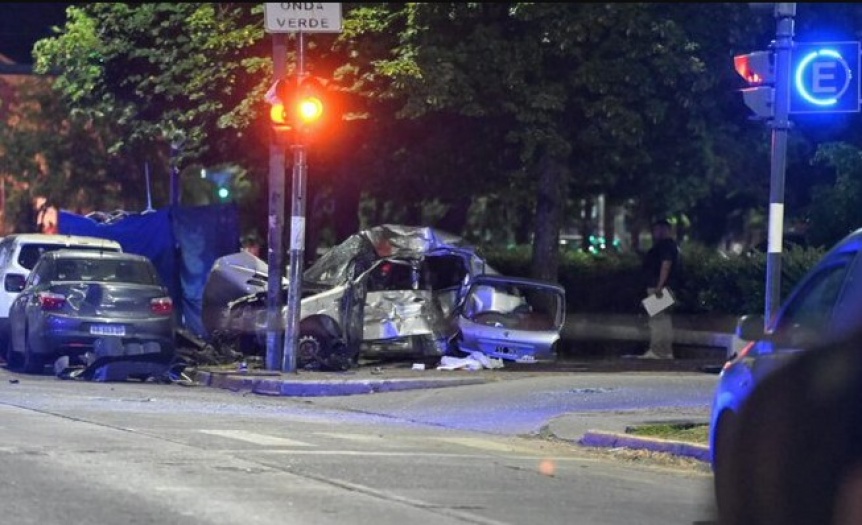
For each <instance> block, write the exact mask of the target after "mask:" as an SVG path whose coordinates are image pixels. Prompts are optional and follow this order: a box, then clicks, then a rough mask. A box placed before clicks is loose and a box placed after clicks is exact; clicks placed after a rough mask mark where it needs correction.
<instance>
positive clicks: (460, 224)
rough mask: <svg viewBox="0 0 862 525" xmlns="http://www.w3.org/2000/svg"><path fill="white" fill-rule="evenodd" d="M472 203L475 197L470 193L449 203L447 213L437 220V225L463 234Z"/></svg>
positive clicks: (457, 233)
mask: <svg viewBox="0 0 862 525" xmlns="http://www.w3.org/2000/svg"><path fill="white" fill-rule="evenodd" d="M472 203H473V198H472V197H471V196H469V195H464V196H463V197H460V198H458V199H456V200H455V202H453V203H451V204H450V205H449V209H447V210H446V214H445V215H443V217H442V218H441V219H440V220H439V221H437V225H436V226H437V227H438V228H440V229H441V230H443V231H446V232H449V233H453V234H455V235H459V236H463V235H464V231H465V230H466V227H467V216H468V214H469V212H470V205H471V204H472Z"/></svg>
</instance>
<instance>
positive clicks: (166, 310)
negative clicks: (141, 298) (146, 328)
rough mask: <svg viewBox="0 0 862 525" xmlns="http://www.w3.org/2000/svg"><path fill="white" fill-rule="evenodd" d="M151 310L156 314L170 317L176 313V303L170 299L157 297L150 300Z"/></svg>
mask: <svg viewBox="0 0 862 525" xmlns="http://www.w3.org/2000/svg"><path fill="white" fill-rule="evenodd" d="M150 310H152V312H153V313H154V314H158V315H168V314H170V313H171V312H173V311H174V302H173V301H171V298H170V297H157V298H156V299H151V300H150Z"/></svg>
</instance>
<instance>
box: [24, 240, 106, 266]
mask: <svg viewBox="0 0 862 525" xmlns="http://www.w3.org/2000/svg"><path fill="white" fill-rule="evenodd" d="M64 249H65V250H68V249H74V250H85V251H102V252H116V251H118V250H117V249H116V248H113V247H110V248H105V247H102V246H64V245H61V244H35V243H34V244H23V245H21V251H20V252H19V253H18V264H20V265H21V266H23V267H24V268H26V269H28V270H32V269H33V267H34V266H36V263H37V262H38V261H39V257H41V256H42V254H43V253H46V252H53V251H55V250H64Z"/></svg>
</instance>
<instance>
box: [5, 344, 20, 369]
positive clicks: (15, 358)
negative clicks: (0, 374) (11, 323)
mask: <svg viewBox="0 0 862 525" xmlns="http://www.w3.org/2000/svg"><path fill="white" fill-rule="evenodd" d="M23 364H24V356H23V355H21V354H20V353H18V352H16V351H15V349H14V348H13V345H12V342H11V341H10V342H9V345H8V346H7V347H6V368H8V369H9V370H15V371H19V370H21V367H22V366H23Z"/></svg>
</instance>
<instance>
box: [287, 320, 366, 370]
mask: <svg viewBox="0 0 862 525" xmlns="http://www.w3.org/2000/svg"><path fill="white" fill-rule="evenodd" d="M355 357H356V356H353V355H350V352H349V348H348V346H347V345H346V344H345V343H344V340H343V339H341V337H340V336H339V334H338V326H337V324H336V323H335V321H334V320H332V319H331V318H328V317H326V316H312V317H309V318H306V319H303V320H302V322H301V323H300V326H299V341H298V344H297V350H296V366H297V368H320V369H323V370H347V369H348V368H350V366H351V365H352V364H353V363H354V362H355Z"/></svg>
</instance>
